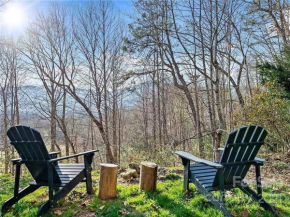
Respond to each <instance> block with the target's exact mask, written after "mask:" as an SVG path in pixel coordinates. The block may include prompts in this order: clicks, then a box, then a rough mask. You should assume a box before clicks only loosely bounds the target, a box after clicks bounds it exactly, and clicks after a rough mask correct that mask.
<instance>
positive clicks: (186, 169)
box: [181, 158, 190, 193]
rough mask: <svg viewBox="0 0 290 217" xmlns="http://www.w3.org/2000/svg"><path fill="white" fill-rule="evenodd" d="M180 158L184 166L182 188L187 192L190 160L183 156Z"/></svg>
mask: <svg viewBox="0 0 290 217" xmlns="http://www.w3.org/2000/svg"><path fill="white" fill-rule="evenodd" d="M181 159H182V164H183V166H184V169H183V175H184V180H183V188H184V190H185V192H186V193H189V177H190V176H189V175H190V174H189V173H190V161H189V160H187V159H185V158H181Z"/></svg>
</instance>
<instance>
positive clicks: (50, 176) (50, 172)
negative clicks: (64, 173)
mask: <svg viewBox="0 0 290 217" xmlns="http://www.w3.org/2000/svg"><path fill="white" fill-rule="evenodd" d="M52 167H53V163H47V169H48V197H49V203H50V206H51V207H53V204H54V201H53V170H52Z"/></svg>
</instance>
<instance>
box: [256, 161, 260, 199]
mask: <svg viewBox="0 0 290 217" xmlns="http://www.w3.org/2000/svg"><path fill="white" fill-rule="evenodd" d="M260 166H261V165H260V164H258V163H256V164H255V168H256V182H257V193H258V197H259V199H262V182H261V170H260Z"/></svg>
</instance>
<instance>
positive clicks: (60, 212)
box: [53, 209, 62, 215]
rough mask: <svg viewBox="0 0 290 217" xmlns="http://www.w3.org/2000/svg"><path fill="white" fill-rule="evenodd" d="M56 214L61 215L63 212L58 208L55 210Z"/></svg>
mask: <svg viewBox="0 0 290 217" xmlns="http://www.w3.org/2000/svg"><path fill="white" fill-rule="evenodd" d="M53 214H54V215H61V214H62V211H61V210H59V209H57V210H54V212H53Z"/></svg>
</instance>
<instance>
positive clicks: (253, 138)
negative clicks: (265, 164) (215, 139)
mask: <svg viewBox="0 0 290 217" xmlns="http://www.w3.org/2000/svg"><path fill="white" fill-rule="evenodd" d="M266 136H267V131H266V130H265V129H263V128H262V127H260V126H255V125H249V126H244V127H241V128H240V129H239V130H235V131H233V132H231V133H230V134H229V136H228V138H227V141H226V144H225V149H224V151H223V154H222V156H221V160H220V164H222V165H223V164H224V165H225V168H224V170H223V172H224V181H225V184H226V185H229V184H232V183H233V178H234V176H236V177H237V178H239V179H240V180H242V179H244V177H245V176H246V174H247V172H248V170H249V167H250V164H245V165H237V164H233V165H230V164H231V163H236V162H245V163H246V162H247V161H252V160H254V158H255V157H256V155H257V153H258V151H259V149H260V147H261V146H262V145H263V144H264V140H265V138H266ZM227 164H229V165H227ZM214 185H218V177H216V178H215V180H214Z"/></svg>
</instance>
